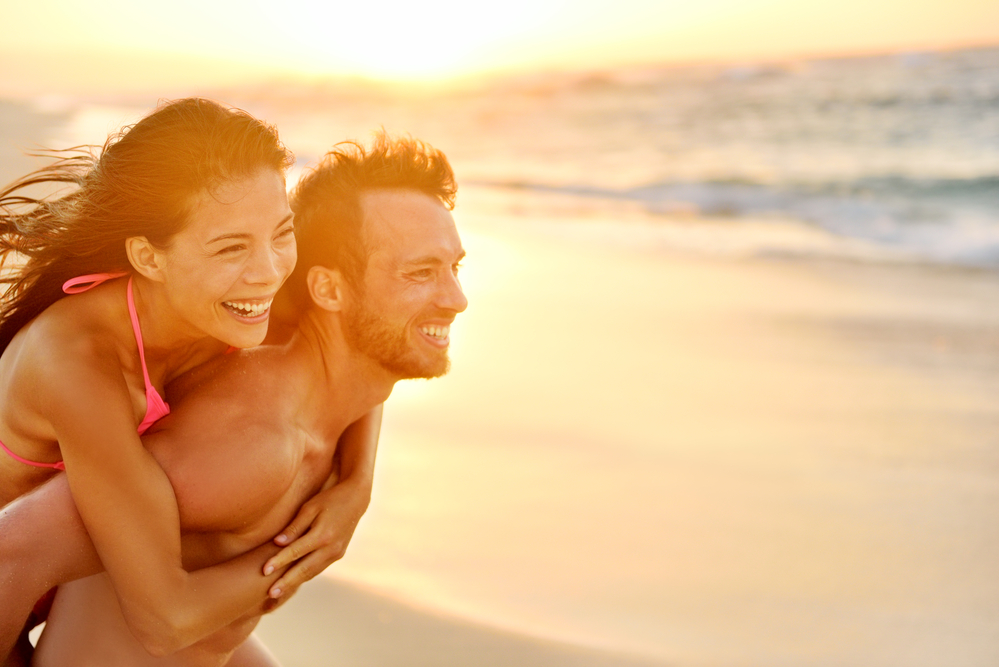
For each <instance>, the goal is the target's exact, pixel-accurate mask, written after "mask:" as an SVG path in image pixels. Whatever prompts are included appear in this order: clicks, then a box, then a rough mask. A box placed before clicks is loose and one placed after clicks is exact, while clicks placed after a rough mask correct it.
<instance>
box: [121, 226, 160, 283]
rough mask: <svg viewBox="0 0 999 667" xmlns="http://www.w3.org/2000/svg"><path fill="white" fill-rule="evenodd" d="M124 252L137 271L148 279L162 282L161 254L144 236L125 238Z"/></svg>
mask: <svg viewBox="0 0 999 667" xmlns="http://www.w3.org/2000/svg"><path fill="white" fill-rule="evenodd" d="M125 254H126V255H127V256H128V262H129V264H131V265H132V268H133V269H135V271H136V272H137V273H139V274H140V275H142V276H145V277H146V278H149V279H150V280H153V281H156V282H163V275H162V274H163V256H162V255H161V254H160V252H159V251H158V250H157V249H156V248H155V247H154V246H153V244H152V243H150V242H149V240H148V239H147V238H146V237H145V236H133V237H131V238H127V239H125Z"/></svg>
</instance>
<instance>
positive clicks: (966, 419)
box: [260, 188, 999, 666]
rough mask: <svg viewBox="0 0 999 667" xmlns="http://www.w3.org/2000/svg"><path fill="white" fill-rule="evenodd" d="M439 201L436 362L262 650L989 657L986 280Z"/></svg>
mask: <svg viewBox="0 0 999 667" xmlns="http://www.w3.org/2000/svg"><path fill="white" fill-rule="evenodd" d="M463 196H464V199H462V200H461V202H462V206H463V207H464V208H461V207H459V209H458V210H457V212H456V218H457V219H458V223H459V228H460V230H461V232H462V235H463V240H464V242H465V245H466V249H467V250H468V258H467V260H466V262H465V263H466V266H465V268H463V273H462V275H463V280H464V285H465V289H466V293H467V294H468V297H469V302H470V306H469V309H468V311H467V312H466V313H464V314H462V315H461V316H460V317H459V319H458V320H457V322H456V324H455V325H454V327H453V329H452V340H453V343H452V359H453V369H452V371H451V374H450V375H449V376H447V377H446V378H444V379H441V380H436V381H433V382H430V383H422V382H421V383H404V384H403V385H400V386H399V387H397V389H396V392H395V394H394V395H393V397H392V398H391V399H390V401H389V403H388V406H387V412H386V417H385V426H384V429H383V436H382V443H381V445H380V447H381V449H380V454H379V464H378V465H379V468H378V472H377V474H376V488H375V496H374V498H373V500H372V506H371V509H370V510H369V512H368V515H367V516H366V517H365V519H364V520H363V521H362V524H361V526H360V528H359V530H358V532H357V533H356V535H355V539H354V542H353V544H352V545H351V547H350V552H349V553H348V555H347V557H346V558H345V559H344V560H343V561H342V562H340V563H338V564H335V565H334V566H333V567H331V568H330V570H329V571H328V572H327V575H328V576H330V577H332V578H333V579H334V580H336V581H337V582H338V583H336V584H334V585H333V587H332V588H331V587H330V584H329V583H328V582H322V583H321V584H319V586H320V587H322V588H321V590H322V591H323V592H322V593H308V594H307V593H305V592H304V591H303V592H302V593H300V596H301V597H303V602H302V604H301V606H296V601H295V600H293V601H292V602H291V603H289V604H288V606H287V609H284V610H281V611H279V612H278V613H277V614H275V615H274V618H273V619H270V618H268V619H265V621H264V622H263V624H262V629H261V631H260V632H261V636H262V637H264V638H265V639H266V640H267V641H268V643H270V644H271V645H272V646H273V647H274V650H275V652H276V653H277V655H278V656H279V657H284V656H287V658H286V664H288V665H307V664H320V663H319V662H309V659H310V658H306V657H304V656H306V655H311V656H312V658H311V660H317V659H319V658H317V656H322V658H321V659H322V660H328V662H324V663H322V664H344V665H354V664H357V665H364V664H382V665H389V664H400V665H403V664H437V665H452V664H453V665H459V664H476V665H478V664H552V665H561V664H565V665H576V664H626V663H625V662H623V661H622V660H623V658H621V657H620V656H622V655H626V656H632V657H633V658H634V659H636V660H646V661H647V664H660V665H719V666H720V665H730V666H737V665H761V664H767V665H856V664H864V665H885V666H888V665H892V666H898V665H913V666H916V665H927V666H929V665H944V664H946V665H968V666H971V665H982V666H984V665H990V664H995V662H996V660H997V659H999V577H997V576H996V575H997V574H999V565H997V562H996V560H995V558H994V553H995V552H996V549H997V548H999V530H997V529H996V526H997V525H999V522H997V519H999V503H997V500H999V450H997V448H996V444H997V441H996V433H997V432H999V429H997V426H999V406H997V403H996V401H995V397H996V396H999V392H997V389H999V374H997V372H996V371H997V370H999V311H997V309H996V308H995V304H996V303H997V302H999V301H997V299H999V275H997V274H996V273H995V272H993V271H988V270H979V269H973V268H962V267H940V266H927V265H921V264H913V263H859V262H855V261H845V260H831V259H823V258H819V259H815V258H811V259H810V258H803V257H797V258H793V259H788V258H786V257H779V256H778V257H761V256H759V255H753V254H746V253H740V252H738V251H735V250H733V251H732V252H731V253H728V254H724V253H718V252H715V253H712V254H704V253H701V254H698V253H696V252H692V251H686V252H677V251H675V250H670V249H669V248H670V247H675V246H676V243H673V244H672V246H665V245H659V246H657V245H656V244H655V243H652V242H651V241H650V239H652V238H653V237H655V235H656V234H657V233H658V234H659V235H660V236H663V235H665V236H667V237H669V238H671V239H674V240H675V239H676V238H677V236H678V235H681V236H682V235H683V234H685V233H691V234H702V233H703V230H704V229H705V228H707V227H710V225H711V224H721V225H724V224H726V223H725V221H723V220H722V221H718V220H715V221H713V222H712V221H711V220H698V221H694V222H695V223H697V224H692V221H691V220H689V219H674V220H670V219H662V218H660V219H656V220H652V221H650V220H649V219H648V218H643V217H641V216H632V217H631V218H629V216H628V215H627V213H626V212H624V211H620V212H619V215H618V216H617V217H615V218H614V220H613V224H614V225H615V226H616V227H615V230H616V231H615V234H614V235H613V236H607V235H606V234H604V233H603V232H602V231H601V230H602V229H604V228H605V227H606V224H607V219H606V218H605V217H604V216H603V214H601V215H593V214H592V212H591V213H590V214H588V215H586V216H581V217H578V218H575V219H574V218H572V217H571V212H570V213H567V212H566V211H565V210H562V209H559V206H560V204H558V202H549V203H548V207H547V208H546V204H545V201H544V200H545V198H544V197H540V198H539V197H538V196H537V195H531V196H529V197H527V198H526V200H525V201H523V202H521V204H520V205H510V202H511V201H512V199H511V197H513V196H512V195H510V193H499V195H497V193H495V192H489V191H487V190H483V191H476V190H475V189H474V188H472V189H471V191H470V192H468V191H466V193H464V195H463ZM515 198H516V197H513V199H515ZM497 201H504V202H506V205H505V208H504V207H500V206H497V205H496V202H497ZM556 209H559V210H558V213H559V215H558V216H557V217H553V216H550V215H547V214H546V210H547V211H548V213H550V212H551V211H552V210H556ZM532 210H533V211H536V212H534V213H532ZM511 211H513V212H511ZM767 224H770V223H767V222H766V221H762V222H760V225H762V226H764V227H765V226H766V225H767ZM775 227H776V228H777V229H776V230H775V231H774V233H775V234H779V233H780V231H779V229H780V225H775ZM656 230H658V231H656ZM628 238H633V239H635V238H640V239H642V241H641V242H640V243H629V242H627V239H628ZM343 582H355V584H351V585H347V584H345V583H343ZM356 584H359V585H361V586H362V587H363V591H364V592H359V591H358V590H357V589H355V588H352V587H351V586H352V585H356ZM306 595H309V596H310V597H309V598H306ZM322 596H325V597H327V598H328V599H329V604H330V605H331V611H330V612H329V613H330V614H331V617H330V618H329V619H328V620H319V619H317V618H316V617H317V616H321V615H322V614H323V612H320V611H319V610H318V608H317V603H316V602H315V600H316V599H318V598H319V597H322ZM340 598H343V599H345V600H350V601H351V602H350V603H349V604H346V605H345V607H344V608H343V610H342V611H341V610H340V607H338V606H337V605H339V604H341V602H337V600H339V599H340ZM397 604H403V605H413V606H414V607H413V608H410V607H408V606H403V607H398V606H396V605H397ZM355 606H357V607H358V608H359V609H361V610H362V611H359V612H358V614H357V615H354V614H352V613H351V612H350V611H349V608H353V607H355ZM378 609H387V610H388V611H386V612H385V613H386V614H387V615H388V616H389V617H392V618H395V617H396V616H397V615H398V617H399V618H400V619H402V620H400V621H399V623H398V628H399V631H398V633H397V634H394V635H393V633H392V631H391V628H394V627H396V626H393V625H392V624H391V623H385V622H383V621H384V617H383V620H379V613H380V612H377V611H376V610H378ZM400 609H401V610H402V611H399V610H400ZM414 609H416V610H422V611H421V612H419V613H418V611H414ZM459 619H461V620H459ZM473 623H474V624H475V625H472V624H473ZM499 633H507V634H499ZM541 639H544V640H546V641H555V642H559V643H558V644H556V645H555V646H557V647H558V648H557V649H556V648H554V647H553V646H552V645H549V644H544V645H542V644H539V643H537V642H538V641H539V640H541ZM490 642H495V646H496V648H491V649H489V650H488V651H487V650H486V649H485V646H486V645H487V644H490ZM470 645H472V646H477V647H480V648H479V649H476V651H474V652H473V655H472V656H471V657H470V656H469V655H468V653H467V650H468V646H470ZM372 646H378V647H380V648H378V649H377V651H376V650H374V649H372V648H371V647H372ZM566 646H573V647H577V648H576V649H575V650H578V651H583V653H573V652H567V651H568V649H566V648H565V647H566ZM285 647H287V648H285ZM306 647H311V648H306ZM544 651H551V652H550V653H548V654H545V653H544ZM586 651H588V652H586ZM608 652H609V653H610V655H612V656H614V655H616V656H618V657H615V658H608ZM375 656H378V657H375ZM393 656H394V657H393ZM486 656H490V657H488V658H487V657H486ZM495 656H503V657H495ZM488 660H495V661H496V662H495V663H491V662H488ZM601 660H603V661H604V662H601ZM608 660H609V661H608ZM587 661H590V662H587Z"/></svg>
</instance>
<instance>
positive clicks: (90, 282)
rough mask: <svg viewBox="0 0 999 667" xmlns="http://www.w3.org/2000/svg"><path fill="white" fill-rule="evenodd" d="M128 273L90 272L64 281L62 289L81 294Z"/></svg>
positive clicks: (69, 292)
mask: <svg viewBox="0 0 999 667" xmlns="http://www.w3.org/2000/svg"><path fill="white" fill-rule="evenodd" d="M127 275H128V274H127V273H125V272H124V271H120V272H118V273H88V274H87V275H85V276H77V277H76V278H70V279H69V280H67V281H66V282H64V283H63V284H62V291H63V292H65V293H66V294H79V293H80V292H86V291H87V290H88V289H93V288H94V287H97V286H98V285H100V284H101V283H103V282H107V281H109V280H114V279H115V278H124V277H125V276H127ZM129 294H131V292H129ZM129 298H131V297H129ZM133 321H134V320H133Z"/></svg>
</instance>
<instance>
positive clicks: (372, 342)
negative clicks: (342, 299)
mask: <svg viewBox="0 0 999 667" xmlns="http://www.w3.org/2000/svg"><path fill="white" fill-rule="evenodd" d="M344 333H345V335H346V338H347V342H348V343H349V344H350V346H351V347H353V348H354V349H355V350H357V351H358V352H361V353H363V354H365V355H367V356H368V357H370V358H372V359H374V360H375V361H377V362H378V363H379V365H381V367H382V368H384V369H385V370H387V371H389V372H390V373H393V374H395V375H398V376H399V378H400V379H403V380H407V379H412V378H426V379H430V378H435V377H440V376H442V375H444V374H445V373H447V372H448V370H449V369H450V367H451V360H450V359H448V356H447V350H446V349H445V350H440V352H439V353H438V354H433V355H430V356H428V355H421V354H419V353H418V352H417V350H415V349H414V346H413V345H412V343H410V341H409V338H408V336H407V335H406V333H407V331H406V328H405V327H395V326H393V325H392V324H390V323H389V322H387V321H385V320H384V319H383V318H381V317H378V315H376V314H375V313H374V312H373V311H371V310H370V309H369V308H368V307H367V305H366V304H365V301H364V299H363V298H361V299H359V300H358V305H357V309H356V310H355V311H354V312H353V313H351V314H350V315H349V316H348V317H346V318H345V320H344Z"/></svg>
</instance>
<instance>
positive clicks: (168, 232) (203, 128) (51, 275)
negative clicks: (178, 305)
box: [0, 98, 293, 353]
mask: <svg viewBox="0 0 999 667" xmlns="http://www.w3.org/2000/svg"><path fill="white" fill-rule="evenodd" d="M94 149H95V147H93V146H86V147H78V148H76V149H69V150H67V151H57V152H53V153H54V154H55V155H57V156H60V155H61V157H57V159H56V160H55V161H54V162H53V163H52V164H50V165H49V166H47V167H44V168H42V169H39V170H38V171H35V172H32V173H31V174H28V175H27V176H25V177H24V178H21V179H19V180H17V181H15V182H14V183H12V184H10V185H9V186H7V187H6V188H4V189H3V190H2V191H0V268H2V269H3V271H2V273H0V285H8V286H9V287H8V289H7V292H6V294H5V295H4V297H3V302H2V304H0V353H2V352H3V350H5V349H6V348H7V345H8V344H9V343H10V341H11V339H12V338H13V337H14V335H15V334H16V333H17V332H18V331H20V330H21V328H22V327H24V325H26V324H27V323H28V322H30V321H31V320H32V319H34V318H35V317H36V316H37V315H38V314H39V313H41V312H42V311H43V310H45V309H46V308H48V307H49V306H50V305H52V304H53V303H55V301H57V300H58V299H60V298H62V296H63V292H62V284H63V283H64V282H65V281H66V280H68V279H69V278H72V277H74V276H79V275H85V274H91V273H109V272H117V271H130V270H131V266H130V264H129V262H128V257H127V255H126V253H125V240H126V239H128V238H131V237H139V236H144V237H146V238H147V239H148V240H149V241H150V243H152V244H154V245H156V246H160V247H165V246H167V245H168V244H169V243H170V241H171V239H172V237H173V236H174V235H175V234H176V233H177V232H179V231H180V230H181V229H182V228H183V227H184V224H185V223H186V221H187V216H188V214H189V213H190V210H191V207H192V205H193V202H194V201H195V198H196V197H197V196H198V195H199V194H200V193H202V192H206V191H207V192H209V193H210V192H212V191H213V190H214V189H216V188H218V187H219V186H220V185H222V184H224V183H228V182H231V181H234V180H239V179H242V178H247V177H250V176H252V175H254V174H255V173H257V171H259V170H260V169H262V168H269V169H274V170H277V171H284V170H285V169H286V168H287V167H288V166H289V165H290V163H291V162H292V159H293V158H292V156H291V154H290V153H289V152H288V150H287V149H286V148H285V147H284V146H283V145H282V144H281V141H280V140H279V139H278V135H277V131H276V130H275V129H274V128H273V127H272V126H270V125H268V124H266V123H264V122H262V121H260V120H258V119H256V118H254V117H253V116H251V115H250V114H248V113H246V112H245V111H241V110H238V109H232V108H229V107H226V106H223V105H221V104H219V103H217V102H213V101H211V100H206V99H199V98H189V99H183V100H178V101H175V102H169V103H165V104H163V105H161V106H160V107H158V108H157V109H156V110H155V111H153V112H152V113H151V114H149V115H148V116H146V117H145V118H143V119H142V120H140V121H139V122H138V123H136V124H134V125H132V126H129V127H125V128H123V129H122V130H121V131H120V132H118V133H117V134H115V135H112V136H111V137H109V138H108V140H107V142H106V143H105V144H104V147H103V149H101V150H100V151H99V154H98V155H95V154H94ZM53 185H55V186H60V185H62V186H65V185H68V186H70V187H73V186H75V187H74V189H73V190H72V191H71V192H70V193H68V194H63V195H62V196H56V195H50V196H47V197H40V198H35V197H32V196H30V195H29V194H28V193H29V192H30V191H31V190H32V189H34V188H36V187H37V186H46V187H50V188H51V187H52V186H53ZM11 264H13V266H11Z"/></svg>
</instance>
